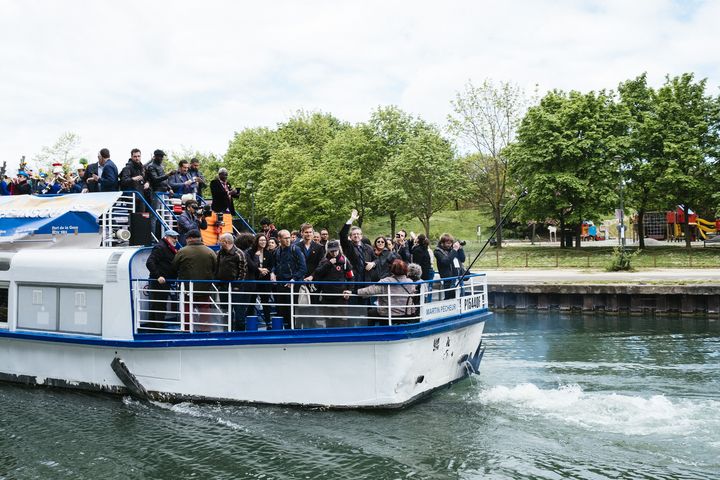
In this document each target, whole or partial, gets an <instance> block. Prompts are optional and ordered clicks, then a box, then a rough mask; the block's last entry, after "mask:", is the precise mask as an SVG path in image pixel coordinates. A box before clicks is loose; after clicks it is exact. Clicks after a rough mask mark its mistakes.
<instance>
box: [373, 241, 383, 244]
mask: <svg viewBox="0 0 720 480" xmlns="http://www.w3.org/2000/svg"><path fill="white" fill-rule="evenodd" d="M375 243H378V244H379V243H385V240H378V241H377V242H375Z"/></svg>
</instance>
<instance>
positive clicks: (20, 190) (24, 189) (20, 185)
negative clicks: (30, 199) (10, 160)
mask: <svg viewBox="0 0 720 480" xmlns="http://www.w3.org/2000/svg"><path fill="white" fill-rule="evenodd" d="M29 178H30V176H29V175H28V173H27V172H26V171H24V170H20V171H19V172H18V174H17V183H16V184H15V186H14V187H13V192H12V194H13V195H30V194H31V193H32V187H31V186H30V182H28V179H29Z"/></svg>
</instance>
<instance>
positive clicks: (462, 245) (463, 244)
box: [458, 240, 467, 247]
mask: <svg viewBox="0 0 720 480" xmlns="http://www.w3.org/2000/svg"><path fill="white" fill-rule="evenodd" d="M458 243H459V244H460V246H461V247H464V246H465V245H466V244H467V242H466V241H465V240H458Z"/></svg>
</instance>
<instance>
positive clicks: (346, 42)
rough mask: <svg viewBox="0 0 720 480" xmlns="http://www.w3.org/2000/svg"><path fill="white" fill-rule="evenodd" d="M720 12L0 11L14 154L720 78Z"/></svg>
mask: <svg viewBox="0 0 720 480" xmlns="http://www.w3.org/2000/svg"><path fill="white" fill-rule="evenodd" d="M717 18H720V2H706V3H691V4H687V3H683V2H674V1H670V0H657V1H656V0H635V1H631V2H628V1H619V0H613V1H589V0H586V1H580V2H578V1H571V0H565V1H549V0H548V1H533V0H524V1H484V2H477V1H449V2H443V3H441V2H430V1H404V2H400V1H398V2H387V1H363V2H344V1H341V2H337V1H335V2H333V1H323V2H320V1H306V2H292V1H284V2H278V1H276V2H271V3H269V4H266V3H260V2H256V3H253V4H251V3H249V2H232V1H211V2H204V3H198V2H181V1H174V2H172V1H162V2H159V1H153V2H141V1H139V0H130V1H125V2H120V3H114V4H111V3H107V2H89V1H85V2H80V1H64V2H62V1H50V0H46V1H20V0H0V45H1V46H0V65H2V70H0V105H1V106H2V107H1V108H0V160H7V161H8V163H9V164H11V165H14V164H16V162H17V159H18V158H19V157H20V155H27V156H28V157H30V156H32V155H33V154H35V153H36V152H38V151H39V150H40V148H41V146H42V145H48V144H51V143H53V142H54V140H55V139H56V138H57V137H58V136H59V135H60V134H61V133H62V132H64V131H73V132H76V133H78V134H79V135H80V136H81V137H82V138H83V141H84V142H83V146H84V151H85V153H86V155H89V156H90V158H93V157H94V155H93V153H94V152H95V151H96V150H97V149H99V148H101V147H103V146H107V147H108V148H110V149H111V151H112V152H113V156H114V157H115V158H116V160H119V161H122V160H124V159H125V158H126V157H125V155H127V154H128V152H129V150H130V148H132V147H135V146H139V147H140V148H141V149H143V151H144V152H147V153H146V155H147V154H149V153H150V152H151V151H152V150H153V149H155V148H157V147H160V148H164V149H167V150H180V149H181V147H182V146H187V147H193V148H196V149H199V150H202V151H212V152H215V153H220V154H222V153H224V151H225V149H226V148H227V143H228V141H229V140H230V139H231V136H232V133H233V132H234V131H237V130H241V129H242V128H245V127H251V126H259V125H269V126H272V125H274V124H276V123H277V122H281V121H284V120H285V119H286V118H287V117H288V116H289V115H290V114H292V112H294V111H295V110H297V109H300V108H304V109H306V110H312V109H319V110H323V111H326V112H331V113H333V114H335V115H336V116H338V117H339V118H341V119H343V120H348V121H352V122H357V121H362V120H365V119H367V117H368V116H369V114H370V112H371V111H372V110H373V109H375V108H376V107H377V106H378V105H381V104H397V105H400V106H401V108H403V109H405V110H407V111H408V112H411V113H413V114H416V115H421V116H422V117H423V118H426V119H427V120H429V121H433V122H437V123H440V124H443V123H444V122H445V118H446V116H447V114H448V113H449V101H450V100H451V99H452V98H453V96H454V94H455V92H456V91H457V90H459V89H460V88H462V86H463V84H464V83H465V82H466V81H467V80H468V79H473V80H474V81H476V82H477V83H479V82H480V81H482V80H483V79H484V78H486V77H489V78H493V79H496V80H511V81H514V82H516V83H518V84H520V85H522V86H524V87H526V88H532V87H533V86H534V85H535V84H539V85H540V91H541V92H543V91H545V90H547V89H550V88H562V89H578V90H589V89H600V88H615V87H616V86H617V84H618V83H619V82H621V81H623V80H626V79H628V78H632V77H635V76H636V75H638V74H640V73H642V72H644V71H647V72H648V74H649V76H650V80H651V82H652V83H654V84H656V85H659V84H661V83H662V81H663V77H664V75H665V74H666V73H669V74H671V75H675V74H679V73H682V72H686V71H692V72H696V73H697V75H698V77H708V78H709V85H710V87H711V89H712V90H711V91H712V92H713V93H715V92H717V86H718V80H719V76H720V72H719V71H718V68H720V67H718V65H717V62H713V61H712V60H713V58H712V54H711V53H709V52H710V48H712V47H711V46H712V45H717V44H720V38H719V37H720V33H719V30H720V29H718V28H717V27H716V25H715V23H716V19H717Z"/></svg>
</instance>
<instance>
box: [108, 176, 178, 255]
mask: <svg viewBox="0 0 720 480" xmlns="http://www.w3.org/2000/svg"><path fill="white" fill-rule="evenodd" d="M138 202H140V203H142V204H143V205H144V206H145V211H146V212H148V214H149V215H153V216H154V217H155V219H156V221H159V222H160V224H161V226H162V232H163V233H164V232H165V230H168V229H169V228H171V227H170V226H169V225H168V224H167V222H165V221H164V220H163V218H162V217H161V216H160V215H158V213H157V212H156V211H155V210H153V208H152V207H151V206H150V205H149V204H148V202H147V201H146V200H145V197H143V196H142V195H141V194H140V193H138V192H136V191H134V190H130V191H124V192H122V195H120V197H119V198H118V199H117V200H116V201H115V203H114V204H113V205H112V207H110V209H109V210H107V211H105V212H103V214H102V215H100V217H99V218H98V222H99V227H100V232H101V234H102V241H101V245H102V246H103V247H112V246H116V245H119V244H123V243H126V241H124V240H122V239H119V238H117V235H116V234H117V232H118V231H119V230H123V229H125V230H130V216H131V215H132V214H133V213H136V211H137V204H138ZM131 234H132V232H131ZM151 235H152V238H153V239H154V240H155V241H158V238H157V236H156V235H155V232H151Z"/></svg>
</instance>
